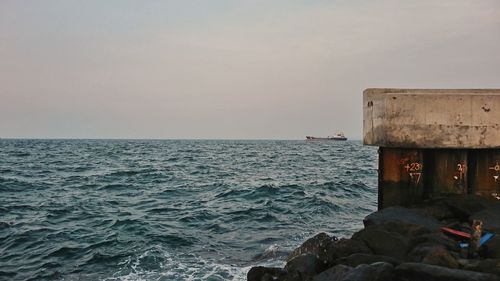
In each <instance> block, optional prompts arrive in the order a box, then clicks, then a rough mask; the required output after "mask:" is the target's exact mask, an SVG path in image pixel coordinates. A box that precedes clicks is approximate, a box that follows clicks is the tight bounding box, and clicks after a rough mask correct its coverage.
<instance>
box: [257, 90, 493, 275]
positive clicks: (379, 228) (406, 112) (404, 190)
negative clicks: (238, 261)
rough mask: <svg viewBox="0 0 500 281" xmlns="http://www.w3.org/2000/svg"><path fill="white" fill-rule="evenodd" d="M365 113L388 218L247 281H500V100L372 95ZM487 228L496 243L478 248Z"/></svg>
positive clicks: (374, 218)
mask: <svg viewBox="0 0 500 281" xmlns="http://www.w3.org/2000/svg"><path fill="white" fill-rule="evenodd" d="M363 103H364V105H363V108H364V144H366V145H375V146H379V147H380V149H379V186H378V188H379V193H378V200H379V201H378V202H379V211H377V212H375V213H373V214H371V215H369V216H367V217H366V218H365V220H364V221H363V223H364V226H365V227H364V229H361V230H360V231H358V232H356V233H355V234H354V235H352V237H351V238H349V239H346V238H341V239H337V238H336V237H332V236H329V235H328V234H326V233H320V234H317V235H316V236H314V237H312V238H310V239H308V240H307V241H306V242H304V243H303V244H302V245H301V246H300V247H298V248H297V249H295V250H294V251H293V252H292V253H290V255H289V256H288V258H287V261H286V265H285V267H284V268H266V267H253V268H252V269H250V271H249V272H248V274H247V280H249V281H264V280H266V281H267V280H283V281H301V280H314V281H368V280H370V281H420V280H428V281H442V280H460V281H471V280H476V281H496V280H498V281H500V201H499V199H500V124H499V123H500V90H417V89H367V90H365V91H364V97H363ZM332 220H334V218H332ZM477 222H480V224H481V225H483V226H484V230H485V231H487V232H488V233H489V234H490V235H493V238H491V237H490V238H489V239H491V240H488V242H487V243H486V242H485V244H484V245H481V246H480V247H478V248H476V247H472V248H470V245H474V243H473V242H474V240H473V239H472V238H471V239H467V238H465V239H464V236H463V234H468V236H469V237H474V235H476V234H477V233H479V235H478V237H477V238H478V240H479V238H480V234H481V232H476V231H477V229H475V226H474V228H473V227H471V224H472V223H474V225H476V223H477ZM450 229H451V233H450V231H449V230H450ZM457 232H460V233H461V234H462V236H461V237H459V236H457V235H456V233H457ZM454 233H455V234H454ZM466 236H467V235H466ZM464 242H465V243H468V245H469V246H462V245H463V244H464ZM464 247H465V248H464ZM467 247H469V248H468V249H467Z"/></svg>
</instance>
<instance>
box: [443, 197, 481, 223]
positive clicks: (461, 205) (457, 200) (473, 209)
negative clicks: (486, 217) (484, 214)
mask: <svg viewBox="0 0 500 281" xmlns="http://www.w3.org/2000/svg"><path fill="white" fill-rule="evenodd" d="M443 205H445V206H447V207H448V208H449V209H450V210H451V211H452V212H453V217H455V218H457V219H459V220H461V221H466V220H467V219H468V218H469V217H470V216H471V215H473V214H475V213H477V212H479V211H481V210H484V209H485V208H487V207H488V206H489V205H490V203H489V202H488V200H487V199H485V198H483V197H479V196H475V195H468V196H465V197H454V198H452V197H450V198H446V199H445V200H443Z"/></svg>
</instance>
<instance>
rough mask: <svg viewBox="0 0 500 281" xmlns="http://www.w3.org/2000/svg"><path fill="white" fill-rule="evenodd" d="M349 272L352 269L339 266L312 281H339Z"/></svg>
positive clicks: (322, 273)
mask: <svg viewBox="0 0 500 281" xmlns="http://www.w3.org/2000/svg"><path fill="white" fill-rule="evenodd" d="M351 270H352V267H350V266H345V265H343V264H339V265H336V266H334V267H331V268H329V269H327V270H325V271H323V272H321V273H320V274H318V275H316V276H314V278H313V281H340V280H342V278H344V276H345V275H346V274H347V273H348V272H349V271H351Z"/></svg>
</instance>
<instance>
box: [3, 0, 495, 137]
mask: <svg viewBox="0 0 500 281" xmlns="http://www.w3.org/2000/svg"><path fill="white" fill-rule="evenodd" d="M374 87H375V88H386V87H396V88H500V1H498V0H467V1H466V0H440V1H435V0H404V1H395V0H370V1H368V0H332V1H326V0H251V1H250V0H239V1H238V0H203V1H202V0H164V1H139V0H136V1H128V0H116V1H112V0H108V1H101V0H80V1H72V0H59V1H56V0H45V1H39V0H24V1H18V0H0V138H145V139H149V138H155V139H157V138H158V139H304V138H305V136H306V135H315V136H327V135H332V134H334V133H336V132H339V131H343V132H344V133H345V134H346V136H347V137H350V138H351V139H361V136H362V130H363V128H362V119H363V116H362V92H363V90H364V89H366V88H374Z"/></svg>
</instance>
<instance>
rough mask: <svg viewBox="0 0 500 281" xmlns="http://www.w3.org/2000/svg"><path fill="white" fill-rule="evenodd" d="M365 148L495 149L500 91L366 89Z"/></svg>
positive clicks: (499, 127)
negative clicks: (366, 146) (371, 146)
mask: <svg viewBox="0 0 500 281" xmlns="http://www.w3.org/2000/svg"><path fill="white" fill-rule="evenodd" d="M363 120H364V121H363V141H364V144H366V145H375V146H381V147H405V148H500V89H457V90H452V89H447V90H444V89H442V90H436V89H366V90H365V91H364V93H363Z"/></svg>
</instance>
